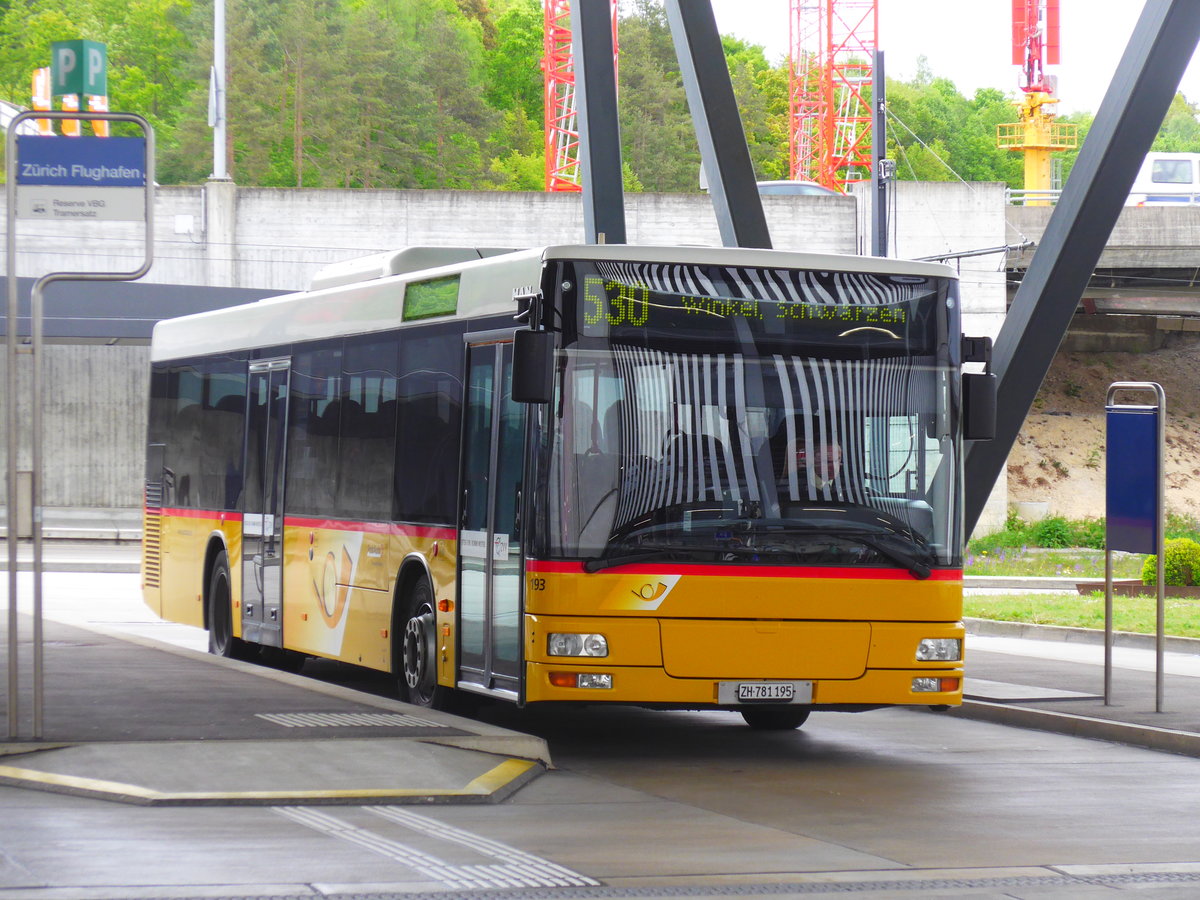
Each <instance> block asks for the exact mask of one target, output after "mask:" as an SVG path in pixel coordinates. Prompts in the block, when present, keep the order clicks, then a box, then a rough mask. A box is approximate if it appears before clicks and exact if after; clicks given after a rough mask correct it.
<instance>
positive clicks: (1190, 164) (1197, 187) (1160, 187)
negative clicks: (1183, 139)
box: [1125, 153, 1200, 206]
mask: <svg viewBox="0 0 1200 900" xmlns="http://www.w3.org/2000/svg"><path fill="white" fill-rule="evenodd" d="M1164 203H1200V153H1147V154H1146V159H1145V161H1144V162H1143V163H1142V168H1141V170H1140V171H1139V172H1138V176H1137V179H1136V180H1135V181H1134V182H1133V187H1132V188H1131V189H1130V191H1129V197H1128V198H1127V199H1126V200H1125V205H1126V206H1152V205H1158V204H1164Z"/></svg>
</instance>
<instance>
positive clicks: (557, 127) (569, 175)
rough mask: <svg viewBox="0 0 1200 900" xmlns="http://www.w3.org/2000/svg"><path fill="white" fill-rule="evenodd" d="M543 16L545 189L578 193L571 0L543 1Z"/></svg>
mask: <svg viewBox="0 0 1200 900" xmlns="http://www.w3.org/2000/svg"><path fill="white" fill-rule="evenodd" d="M617 2H618V0H611V3H612V30H613V69H614V71H615V70H616V67H617ZM542 6H543V10H544V12H545V17H546V28H545V37H544V40H545V44H544V53H543V56H542V73H543V82H542V83H543V86H544V96H545V110H546V122H545V151H546V190H548V191H578V190H581V189H582V182H581V179H580V174H579V120H578V117H577V115H576V111H575V67H574V61H573V59H572V56H571V3H570V0H542Z"/></svg>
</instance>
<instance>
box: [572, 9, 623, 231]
mask: <svg viewBox="0 0 1200 900" xmlns="http://www.w3.org/2000/svg"><path fill="white" fill-rule="evenodd" d="M612 31H613V26H612V3H611V2H610V0H574V2H573V3H572V5H571V36H572V37H571V43H572V54H573V55H574V57H575V103H576V104H577V108H578V115H579V166H580V180H581V181H582V183H583V231H584V240H586V242H587V243H589V244H595V243H598V242H603V243H607V244H624V243H625V192H624V186H623V182H622V180H621V128H620V124H619V123H618V120H617V77H616V71H615V68H614V65H613V33H612Z"/></svg>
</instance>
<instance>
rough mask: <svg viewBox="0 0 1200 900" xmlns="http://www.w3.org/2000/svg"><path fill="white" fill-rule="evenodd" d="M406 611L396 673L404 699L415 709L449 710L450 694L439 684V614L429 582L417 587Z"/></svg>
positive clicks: (401, 697)
mask: <svg viewBox="0 0 1200 900" xmlns="http://www.w3.org/2000/svg"><path fill="white" fill-rule="evenodd" d="M406 608H407V614H406V617H405V620H404V632H403V634H402V635H401V644H400V653H399V654H398V655H399V657H400V659H399V663H400V664H399V666H398V667H397V668H398V669H399V671H398V672H397V673H396V675H397V678H396V681H397V684H398V686H399V688H400V699H402V700H404V701H405V702H406V703H411V704H413V705H414V706H424V707H426V708H430V709H445V708H446V707H447V705H448V700H449V694H450V690H449V689H448V688H445V687H443V686H441V685H439V684H438V683H437V613H435V612H434V610H433V591H432V590H431V589H430V587H429V583H428V582H426V581H419V582H417V584H416V585H414V587H413V589H412V591H411V592H410V593H409V597H408V603H407V604H406Z"/></svg>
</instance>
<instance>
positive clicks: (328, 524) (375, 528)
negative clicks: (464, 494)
mask: <svg viewBox="0 0 1200 900" xmlns="http://www.w3.org/2000/svg"><path fill="white" fill-rule="evenodd" d="M283 525H284V527H285V528H320V529H325V530H328V531H361V532H363V533H364V534H386V535H393V536H396V537H417V538H431V539H433V540H436V541H452V540H454V539H455V538H457V537H458V534H457V533H456V532H455V530H454V529H453V528H439V527H438V526H436V525H396V524H392V523H390V522H344V521H341V520H339V519H306V518H300V517H298V516H288V517H287V518H285V519H284V520H283Z"/></svg>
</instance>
